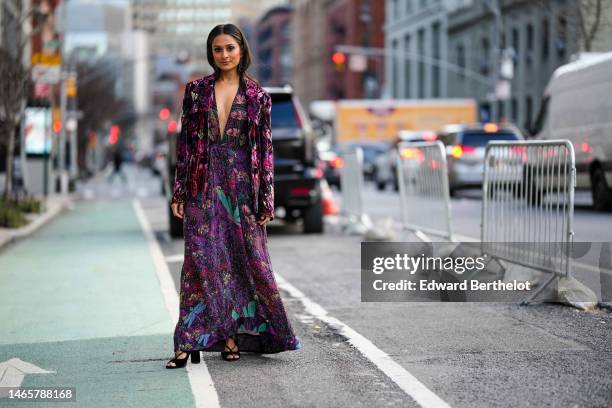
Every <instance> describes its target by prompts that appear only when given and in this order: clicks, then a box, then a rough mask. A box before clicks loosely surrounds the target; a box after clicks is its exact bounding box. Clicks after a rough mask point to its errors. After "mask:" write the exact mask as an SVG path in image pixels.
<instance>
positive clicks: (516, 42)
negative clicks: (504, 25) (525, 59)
mask: <svg viewBox="0 0 612 408" xmlns="http://www.w3.org/2000/svg"><path fill="white" fill-rule="evenodd" d="M519 46H520V36H519V30H518V28H516V27H515V28H513V29H512V48H514V65H515V66H516V64H517V62H518V60H519V59H518V58H519V50H520V47H519Z"/></svg>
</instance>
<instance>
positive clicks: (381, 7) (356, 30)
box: [325, 0, 385, 100]
mask: <svg viewBox="0 0 612 408" xmlns="http://www.w3.org/2000/svg"><path fill="white" fill-rule="evenodd" d="M384 21H385V2H383V1H373V0H336V1H330V2H329V3H328V5H327V24H326V27H327V32H326V35H325V48H326V50H327V58H326V59H325V82H326V83H327V84H328V86H327V89H326V94H325V99H334V100H335V99H362V98H379V97H380V96H381V93H382V84H383V80H384V79H383V78H384V64H385V61H384V58H383V57H382V56H375V55H370V56H367V57H360V56H354V55H346V62H345V63H344V66H343V67H342V69H340V70H339V69H338V67H337V66H336V64H334V63H332V59H331V58H332V55H333V54H334V52H335V47H336V46H337V45H349V46H358V47H367V48H376V49H380V48H382V47H384V44H385V40H384V38H385V37H384V32H383V30H382V27H383V24H384ZM352 58H356V60H353V61H352ZM355 61H356V63H355Z"/></svg>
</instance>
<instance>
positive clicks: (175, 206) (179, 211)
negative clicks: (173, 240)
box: [170, 203, 184, 218]
mask: <svg viewBox="0 0 612 408" xmlns="http://www.w3.org/2000/svg"><path fill="white" fill-rule="evenodd" d="M170 207H171V208H172V214H174V216H175V217H177V218H183V214H184V212H183V203H172V205H171V206H170Z"/></svg>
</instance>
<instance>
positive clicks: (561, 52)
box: [556, 16, 567, 58]
mask: <svg viewBox="0 0 612 408" xmlns="http://www.w3.org/2000/svg"><path fill="white" fill-rule="evenodd" d="M566 47H567V20H566V19H565V17H563V16H559V23H558V27H557V47H556V48H557V57H559V58H564V57H565V51H566Z"/></svg>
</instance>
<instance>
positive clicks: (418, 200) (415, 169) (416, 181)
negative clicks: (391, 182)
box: [396, 141, 453, 241]
mask: <svg viewBox="0 0 612 408" xmlns="http://www.w3.org/2000/svg"><path fill="white" fill-rule="evenodd" d="M397 148H398V154H397V159H396V166H397V180H398V185H399V194H400V206H401V212H402V222H403V226H404V228H406V229H410V230H413V231H416V232H425V233H430V234H434V235H438V236H441V237H443V238H447V239H448V240H450V241H453V233H452V227H451V208H450V192H449V188H448V171H447V164H446V151H445V149H444V145H443V144H442V142H440V141H435V142H414V143H400V144H399V145H398V147H397Z"/></svg>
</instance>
